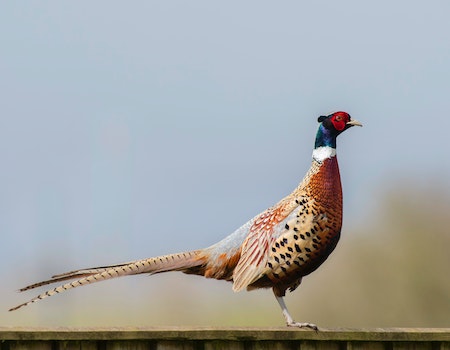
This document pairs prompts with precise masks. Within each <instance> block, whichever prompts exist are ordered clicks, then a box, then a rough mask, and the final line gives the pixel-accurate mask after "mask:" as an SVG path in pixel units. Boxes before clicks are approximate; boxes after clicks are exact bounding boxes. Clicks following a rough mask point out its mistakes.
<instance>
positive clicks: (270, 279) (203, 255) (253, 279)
mask: <svg viewBox="0 0 450 350" xmlns="http://www.w3.org/2000/svg"><path fill="white" fill-rule="evenodd" d="M318 122H319V127H318V131H317V135H316V139H315V145H314V150H313V154H312V165H311V167H310V169H309V171H308V172H307V173H306V175H305V177H304V179H303V181H302V182H301V183H300V184H299V185H298V186H297V188H295V189H294V191H293V192H292V193H291V194H289V195H288V196H286V197H285V198H283V199H282V200H281V201H279V202H278V203H277V204H275V205H274V206H272V207H270V208H269V209H267V210H266V211H264V212H262V213H260V214H258V215H256V216H255V217H254V218H252V219H251V220H249V221H248V222H247V223H245V224H244V225H243V226H241V227H240V228H238V229H237V230H236V231H234V232H233V233H232V234H230V235H229V236H228V237H226V238H224V239H223V240H221V241H220V242H218V243H216V244H214V245H212V246H210V247H208V248H205V249H199V250H194V251H189V252H184V253H178V254H170V255H164V256H159V257H154V258H148V259H143V260H136V261H132V262H127V263H123V264H117V265H110V266H102V267H94V268H87V269H81V270H75V271H70V272H66V273H63V274H59V275H55V276H53V277H52V278H51V279H49V280H46V281H42V282H38V283H34V284H31V285H29V286H27V287H24V288H22V289H20V290H19V291H26V290H30V289H34V288H37V287H41V286H44V285H47V284H51V283H54V282H62V281H66V280H72V282H67V283H65V284H62V285H60V286H58V287H56V288H54V289H51V290H48V291H46V292H44V293H42V294H40V295H38V296H37V297H35V298H33V299H31V300H29V301H27V302H25V303H23V304H20V305H18V306H16V307H13V308H11V309H10V310H9V311H13V310H17V309H19V308H21V307H23V306H27V305H29V304H32V303H34V302H36V301H38V300H41V299H44V298H47V297H50V296H52V295H55V294H58V293H61V292H64V291H66V290H68V289H72V288H75V287H80V286H84V285H87V284H90V283H94V282H99V281H104V280H107V279H111V278H115V277H120V276H127V275H136V274H142V273H147V274H155V273H160V272H167V271H182V272H184V273H187V274H195V275H202V276H205V277H207V278H215V279H219V280H226V281H231V282H232V283H233V290H234V291H236V292H238V291H241V290H243V289H247V290H253V289H257V288H272V290H273V293H274V295H275V298H276V299H277V301H278V303H279V305H280V307H281V309H282V313H283V316H284V318H285V320H286V324H287V325H288V326H293V327H307V328H312V329H315V330H317V326H315V325H314V324H311V323H298V322H295V321H294V320H293V319H292V317H291V315H290V314H289V312H288V309H287V307H286V304H285V302H284V299H283V298H284V296H285V294H286V291H287V290H289V291H293V290H295V289H296V288H297V287H298V286H299V285H300V283H301V281H302V278H303V277H304V276H306V275H308V274H310V273H311V272H313V271H314V270H316V269H317V268H318V267H319V266H320V265H321V264H322V263H323V262H324V261H325V260H326V259H327V257H328V256H329V255H330V253H331V252H332V251H333V250H334V248H335V247H336V244H337V243H338V240H339V237H340V232H341V226H342V188H341V180H340V175H339V167H338V162H337V158H336V137H337V136H338V135H339V134H341V133H342V132H343V131H345V130H347V129H348V128H350V127H352V126H355V125H357V126H362V124H360V123H359V122H358V121H356V120H352V119H351V118H350V115H349V114H348V113H346V112H335V113H332V114H330V115H327V116H320V117H319V118H318Z"/></svg>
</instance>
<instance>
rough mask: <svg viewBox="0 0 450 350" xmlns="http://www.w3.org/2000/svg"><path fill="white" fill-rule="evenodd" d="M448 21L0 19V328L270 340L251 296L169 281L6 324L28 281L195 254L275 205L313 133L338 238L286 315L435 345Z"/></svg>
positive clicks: (371, 7)
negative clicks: (151, 330)
mask: <svg viewBox="0 0 450 350" xmlns="http://www.w3.org/2000/svg"><path fill="white" fill-rule="evenodd" d="M449 13H450V3H449V2H447V1H438V0H431V1H426V2H424V1H395V2H392V1H384V0H382V1H377V2H370V3H368V2H360V1H347V0H344V1H339V2H332V1H316V2H308V3H307V2H296V1H285V2H267V1H245V2H242V1H231V2H230V1H228V2H226V3H219V2H210V1H188V2H187V1H170V2H169V1H165V2H156V1H134V2H127V3H126V4H125V3H123V2H118V1H96V2H91V1H77V2H57V1H41V2H39V3H31V2H28V3H23V2H13V1H12V2H2V4H1V5H0V43H1V55H0V161H1V171H0V232H1V244H0V262H1V266H2V268H1V269H0V277H1V283H0V296H1V298H0V326H14V325H16V326H43V325H48V326H70V325H76V326H80V325H84V326H110V325H113V326H127V325H128V326H130V325H131V326H133V325H140V326H147V325H148V326H151V325H153V326H154V325H159V326H164V325H214V326H229V325H236V326H241V325H248V326H259V325H282V324H283V318H282V316H281V312H280V310H279V307H278V305H277V303H276V301H275V299H274V298H273V296H272V293H271V291H255V292H251V293H238V294H236V293H233V292H232V291H231V284H227V283H226V282H223V281H212V280H206V279H203V278H200V277H196V276H186V275H183V274H180V273H170V274H166V275H158V276H152V277H147V276H134V277H127V278H122V279H117V280H113V281H108V282H104V283H99V284H95V285H92V286H87V287H83V288H79V289H76V290H73V291H70V292H67V293H65V294H63V295H58V296H55V297H52V298H50V299H46V300H44V301H42V302H40V303H38V304H34V305H32V306H29V307H27V308H25V309H21V310H19V311H16V312H14V313H8V312H7V309H8V308H10V307H12V306H15V305H16V304H18V303H21V302H23V301H25V300H27V299H29V298H30V297H32V296H35V295H36V293H37V292H39V291H41V290H39V291H36V292H35V291H33V292H27V293H20V294H19V293H16V292H15V291H16V290H17V289H18V288H19V287H22V286H24V285H26V284H28V283H31V282H36V281H39V280H42V279H45V278H47V277H49V276H50V275H52V274H55V273H61V272H65V271H67V270H72V269H75V268H82V267H90V266H97V265H104V264H110V263H119V262H124V261H128V260H134V259H137V258H146V257H150V256H155V255H160V254H165V253H171V252H179V251H184V250H190V249H194V248H200V247H205V246H208V245H210V244H212V243H215V242H217V241H218V240H220V239H221V238H223V237H224V236H225V235H227V234H229V233H230V232H232V231H233V230H234V229H236V228H237V227H239V226H240V225H241V224H243V223H244V222H245V221H247V220H248V219H250V218H251V217H253V216H254V215H255V214H257V213H258V212H261V211H262V210H264V209H266V208H267V207H269V206H271V205H272V204H274V203H275V202H276V201H278V200H279V199H280V198H281V197H283V196H284V195H286V194H287V193H289V192H290V191H291V190H292V189H293V188H294V187H295V186H296V185H297V183H298V182H299V181H300V180H301V178H302V177H303V175H304V173H305V172H306V171H307V169H308V167H309V165H310V159H311V150H312V146H313V141H314V136H315V132H316V127H317V121H316V120H317V117H318V116H319V115H321V114H324V113H328V112H330V111H333V110H345V111H348V112H349V113H350V114H351V115H352V116H353V117H354V118H355V119H358V120H360V121H361V122H363V123H364V127H363V128H353V129H351V130H350V131H348V132H346V133H345V134H344V135H342V136H341V137H340V139H339V140H338V142H339V143H338V153H339V161H340V166H341V175H342V180H343V186H344V202H345V208H344V216H345V217H344V228H343V233H342V239H341V242H340V244H339V246H338V248H337V249H336V251H335V252H334V253H333V254H332V256H331V257H330V258H329V260H328V261H327V262H326V263H325V264H324V265H323V266H322V267H321V268H320V269H319V270H317V271H316V272H315V273H313V274H312V275H311V276H309V277H307V278H305V279H304V281H303V284H302V286H301V287H300V288H299V289H298V290H296V291H295V292H294V293H292V294H291V295H289V296H288V298H287V303H288V306H289V307H290V309H291V312H292V314H293V315H294V316H295V318H296V319H297V320H298V321H306V322H314V323H317V324H319V325H320V326H323V327H336V326H339V327H368V326H376V327H388V326H399V327H443V326H446V327H448V326H449V325H450V316H449V315H450V274H449V271H450V254H449V247H450V232H449V231H450V224H449V215H450V181H449V178H450V156H449V130H450V115H449V111H450V98H449V96H450V37H449V35H450V22H449V21H448V14H449Z"/></svg>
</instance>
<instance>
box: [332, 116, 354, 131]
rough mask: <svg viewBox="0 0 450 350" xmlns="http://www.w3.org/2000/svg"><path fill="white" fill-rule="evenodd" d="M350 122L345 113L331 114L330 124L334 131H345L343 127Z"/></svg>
mask: <svg viewBox="0 0 450 350" xmlns="http://www.w3.org/2000/svg"><path fill="white" fill-rule="evenodd" d="M349 120H350V117H349V115H348V113H345V112H336V113H334V114H333V117H332V118H331V122H332V123H333V126H334V128H335V129H336V130H338V131H342V130H344V129H345V125H346V124H347V122H348V121H349Z"/></svg>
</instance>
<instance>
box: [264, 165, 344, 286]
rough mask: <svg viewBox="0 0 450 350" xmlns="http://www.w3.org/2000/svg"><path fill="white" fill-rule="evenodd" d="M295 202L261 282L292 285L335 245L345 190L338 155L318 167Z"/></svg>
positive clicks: (309, 271) (314, 267) (275, 243)
mask: <svg viewBox="0 0 450 350" xmlns="http://www.w3.org/2000/svg"><path fill="white" fill-rule="evenodd" d="M296 201H297V202H298V203H299V206H298V209H296V210H295V211H294V212H293V213H292V214H291V215H290V216H289V217H288V219H287V221H286V223H285V231H284V232H283V233H282V234H281V235H280V236H279V237H278V238H277V239H276V241H275V242H274V245H273V246H272V247H271V248H270V252H269V254H270V256H269V260H268V262H267V267H268V272H267V274H266V278H263V279H262V280H261V281H260V283H262V284H272V285H277V284H279V285H280V287H282V288H281V289H287V288H288V287H292V286H294V285H295V284H296V283H297V281H298V280H299V279H300V278H301V277H302V276H305V275H307V274H309V273H311V272H312V271H314V270H315V269H317V268H318V267H319V266H320V265H321V264H322V263H323V262H324V261H325V260H326V258H327V257H328V256H329V255H330V253H331V252H332V251H333V249H334V248H335V247H336V244H337V242H338V240H339V235H340V231H341V226H342V189H341V182H340V176H339V167H338V163H337V159H336V157H333V158H331V159H327V160H325V161H324V162H323V163H322V164H321V165H320V167H318V171H317V172H315V173H313V174H312V175H311V177H310V178H309V182H308V183H307V184H306V186H305V188H304V192H303V193H302V195H301V196H300V197H298V198H296ZM264 280H265V281H264ZM255 285H257V283H256V284H255ZM267 286H268V285H267Z"/></svg>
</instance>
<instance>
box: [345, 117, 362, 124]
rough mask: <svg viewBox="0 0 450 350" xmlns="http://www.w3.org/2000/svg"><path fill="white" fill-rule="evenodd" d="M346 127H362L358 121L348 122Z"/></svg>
mask: <svg viewBox="0 0 450 350" xmlns="http://www.w3.org/2000/svg"><path fill="white" fill-rule="evenodd" d="M346 125H349V126H363V125H362V124H361V123H360V122H359V121H357V120H355V119H352V120H350V121H349V122H347V124H346Z"/></svg>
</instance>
